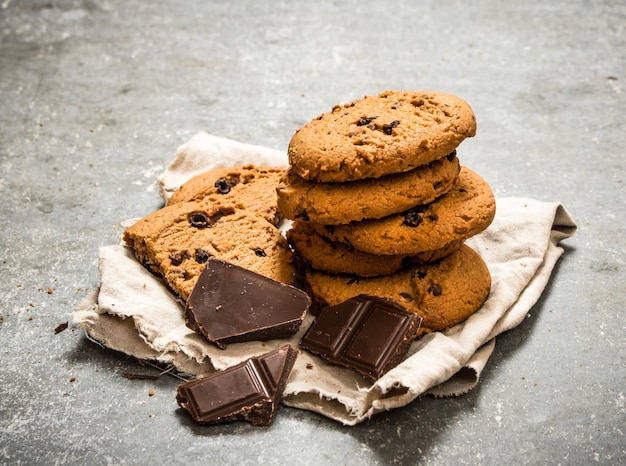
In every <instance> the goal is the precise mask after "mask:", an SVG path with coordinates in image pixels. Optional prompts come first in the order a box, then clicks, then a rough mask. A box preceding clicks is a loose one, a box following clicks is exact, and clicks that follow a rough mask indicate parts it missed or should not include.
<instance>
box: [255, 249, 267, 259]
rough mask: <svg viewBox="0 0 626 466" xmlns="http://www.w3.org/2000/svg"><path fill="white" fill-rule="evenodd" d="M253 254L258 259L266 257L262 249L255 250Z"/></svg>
mask: <svg viewBox="0 0 626 466" xmlns="http://www.w3.org/2000/svg"><path fill="white" fill-rule="evenodd" d="M254 254H255V255H257V256H258V257H266V256H267V254H265V251H264V250H263V249H255V250H254Z"/></svg>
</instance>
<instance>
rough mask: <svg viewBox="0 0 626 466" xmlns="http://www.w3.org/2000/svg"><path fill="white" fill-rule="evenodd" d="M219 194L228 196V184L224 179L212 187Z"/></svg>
mask: <svg viewBox="0 0 626 466" xmlns="http://www.w3.org/2000/svg"><path fill="white" fill-rule="evenodd" d="M213 186H214V187H215V188H217V192H218V193H220V194H228V193H229V192H230V183H229V182H228V180H227V179H226V178H220V179H218V180H217V181H216V182H215V184H214V185H213Z"/></svg>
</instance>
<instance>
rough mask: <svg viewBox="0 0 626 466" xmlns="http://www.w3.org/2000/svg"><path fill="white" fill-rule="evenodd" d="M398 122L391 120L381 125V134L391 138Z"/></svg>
mask: <svg viewBox="0 0 626 466" xmlns="http://www.w3.org/2000/svg"><path fill="white" fill-rule="evenodd" d="M399 124H400V122H399V121H398V120H393V121H392V122H391V123H389V124H386V125H383V133H385V134H386V135H387V136H391V134H392V133H393V129H394V128H396V127H397V126H398V125H399Z"/></svg>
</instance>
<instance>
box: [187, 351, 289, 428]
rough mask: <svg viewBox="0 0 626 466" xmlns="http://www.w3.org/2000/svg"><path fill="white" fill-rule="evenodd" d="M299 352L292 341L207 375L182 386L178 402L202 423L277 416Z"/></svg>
mask: <svg viewBox="0 0 626 466" xmlns="http://www.w3.org/2000/svg"><path fill="white" fill-rule="evenodd" d="M298 353H299V351H298V350H297V349H294V348H292V347H291V346H290V345H289V344H285V345H282V346H281V347H280V348H278V349H276V350H273V351H270V352H268V353H265V354H262V355H260V356H254V357H252V358H250V359H248V360H246V361H244V362H242V363H239V364H237V365H235V366H231V367H229V368H227V369H225V370H223V371H219V372H215V373H213V374H211V375H209V376H207V377H204V378H201V379H196V380H192V381H190V382H186V383H184V384H182V385H179V387H178V392H177V395H176V401H177V402H178V404H179V405H180V406H181V407H182V408H183V409H185V410H186V411H187V412H189V414H191V416H192V417H193V419H194V420H195V421H196V422H198V423H200V424H218V423H222V422H229V421H248V422H249V423H250V424H252V425H255V426H267V425H269V424H271V423H272V421H273V419H274V412H275V410H276V407H277V406H278V404H279V403H280V401H281V399H282V393H283V390H284V389H285V384H286V383H287V379H288V378H289V374H290V373H291V369H292V368H293V365H294V363H295V361H296V358H297V357H298Z"/></svg>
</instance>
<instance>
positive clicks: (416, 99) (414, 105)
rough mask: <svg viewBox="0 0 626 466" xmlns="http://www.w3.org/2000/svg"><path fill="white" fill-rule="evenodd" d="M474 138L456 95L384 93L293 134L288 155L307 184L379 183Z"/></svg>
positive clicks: (472, 122)
mask: <svg viewBox="0 0 626 466" xmlns="http://www.w3.org/2000/svg"><path fill="white" fill-rule="evenodd" d="M475 133H476V119H475V117H474V113H473V111H472V109H471V107H470V106H469V104H468V103H467V102H465V101H464V100H462V99H460V98H459V97H457V96H454V95H451V94H444V93H440V92H431V91H386V92H383V93H381V94H379V95H377V96H366V97H364V98H362V99H359V100H355V101H353V102H350V103H348V104H344V105H336V106H335V107H334V108H333V109H332V111H330V112H328V113H324V114H322V115H320V116H318V117H317V118H315V119H313V120H312V121H310V122H309V123H307V124H306V125H304V126H303V127H302V128H300V129H299V130H298V131H296V133H295V134H294V136H293V137H292V139H291V141H290V143H289V148H288V156H289V163H290V166H291V168H292V170H293V171H294V173H296V174H297V175H299V176H300V177H302V178H304V179H306V180H315V181H321V182H337V181H353V180H360V179H364V178H378V177H381V176H384V175H389V174H392V173H401V172H405V171H409V170H412V169H414V168H416V167H418V166H420V165H424V164H427V163H428V162H432V161H433V160H437V159H440V158H442V157H445V156H446V155H447V154H449V153H451V152H452V151H453V150H454V149H455V148H456V147H457V146H458V145H459V144H460V143H461V142H462V141H463V140H464V139H465V138H468V137H472V136H474V135H475Z"/></svg>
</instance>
